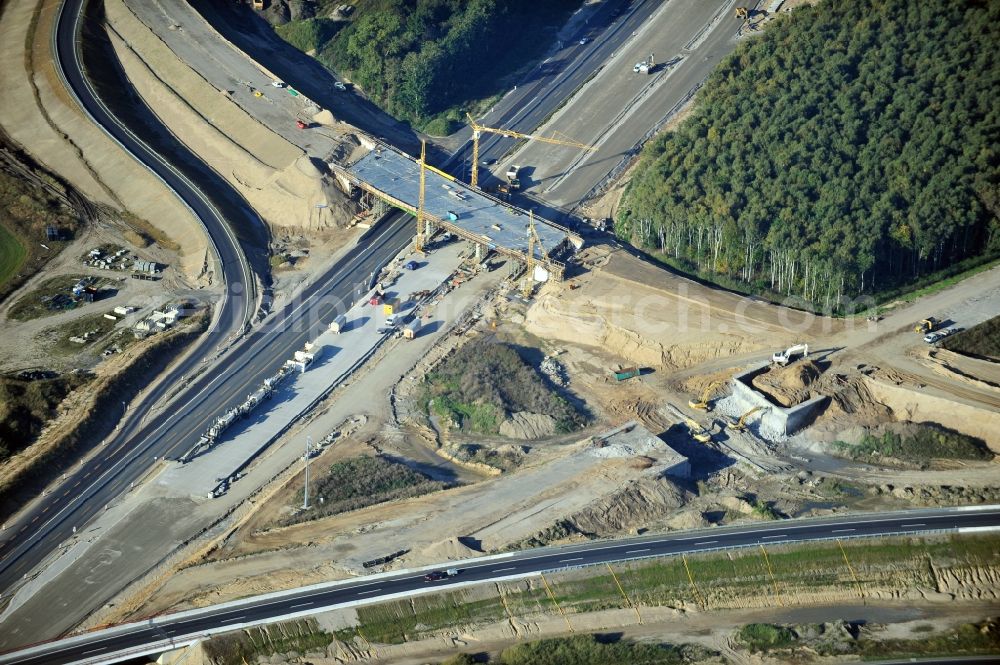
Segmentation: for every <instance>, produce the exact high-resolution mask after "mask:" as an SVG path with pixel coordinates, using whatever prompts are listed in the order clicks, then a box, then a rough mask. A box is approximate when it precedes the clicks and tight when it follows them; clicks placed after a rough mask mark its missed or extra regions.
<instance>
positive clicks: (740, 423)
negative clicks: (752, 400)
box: [729, 406, 766, 432]
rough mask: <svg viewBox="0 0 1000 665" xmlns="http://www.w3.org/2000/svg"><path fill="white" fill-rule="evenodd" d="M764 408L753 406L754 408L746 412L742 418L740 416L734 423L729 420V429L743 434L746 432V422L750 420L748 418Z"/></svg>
mask: <svg viewBox="0 0 1000 665" xmlns="http://www.w3.org/2000/svg"><path fill="white" fill-rule="evenodd" d="M765 408H766V407H763V406H755V407H754V408H752V409H750V410H749V411H747V412H746V413H744V414H743V415H742V416H740V419H739V420H735V421H734V420H730V421H729V427H730V428H731V429H733V430H735V431H737V432H745V431H747V420H749V419H750V416H752V415H753V414H755V413H757V412H758V411H762V410H763V409H765Z"/></svg>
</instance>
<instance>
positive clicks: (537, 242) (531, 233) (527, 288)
mask: <svg viewBox="0 0 1000 665" xmlns="http://www.w3.org/2000/svg"><path fill="white" fill-rule="evenodd" d="M536 246H537V247H538V249H540V250H541V251H542V256H545V246H544V245H543V244H542V239H541V238H539V237H538V231H536V230H535V213H534V212H533V211H531V210H529V211H528V254H527V257H526V260H525V271H524V283H523V284H522V285H521V295H523V296H524V297H525V298H528V297H530V296H531V290H532V287H533V284H532V282H534V280H535V247H536Z"/></svg>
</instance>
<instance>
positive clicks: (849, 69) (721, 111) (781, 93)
mask: <svg viewBox="0 0 1000 665" xmlns="http://www.w3.org/2000/svg"><path fill="white" fill-rule="evenodd" d="M998 44H1000V1H997V0H979V1H976V0H949V1H948V2H913V1H912V0H839V1H837V2H833V1H826V2H820V3H818V4H817V5H814V6H810V7H803V8H800V9H796V10H795V11H794V12H792V13H791V14H789V15H784V16H782V17H781V18H779V19H778V20H777V21H775V22H774V23H772V24H771V25H770V26H768V28H767V30H766V33H765V34H764V35H761V36H759V37H755V38H752V39H749V40H748V41H747V42H745V43H743V44H742V45H740V47H739V48H737V50H736V51H735V53H734V54H733V55H732V56H730V57H729V58H728V59H726V60H725V61H724V62H723V63H722V64H721V65H720V66H719V67H718V68H717V69H716V71H715V72H713V74H712V75H711V76H710V77H709V79H708V81H707V82H706V84H705V86H704V88H703V89H702V91H701V92H700V93H699V95H698V99H697V101H696V107H695V110H694V112H693V113H692V115H691V116H690V117H689V118H688V119H687V120H685V121H684V122H682V123H681V125H680V126H679V127H678V129H677V131H675V132H669V133H666V134H664V135H662V136H660V137H658V138H657V139H655V140H654V141H652V142H650V144H649V145H647V147H646V148H645V150H644V151H643V154H642V158H641V161H640V164H639V166H638V168H637V171H636V176H635V177H634V178H633V180H632V182H631V183H630V185H629V187H628V190H627V192H626V195H625V198H624V200H623V204H622V211H623V212H622V213H621V214H620V215H619V218H618V219H616V232H617V233H618V234H619V235H620V236H621V237H623V238H626V239H629V240H630V241H631V242H633V243H635V244H637V245H641V246H643V247H645V248H647V249H650V250H651V251H652V252H653V253H654V254H657V255H659V256H661V257H663V258H664V259H665V260H666V261H667V262H669V263H672V264H674V265H676V266H678V267H681V268H683V269H686V270H690V271H693V272H697V273H699V274H702V275H704V276H706V277H708V278H709V279H713V280H717V281H719V282H721V283H724V284H727V285H732V286H736V287H737V288H743V289H748V290H751V291H755V292H759V293H768V294H770V295H779V294H780V295H781V296H783V297H787V296H794V297H796V298H801V299H802V301H804V303H806V304H807V305H808V306H811V307H814V308H818V309H823V310H828V311H836V310H838V309H843V308H845V307H847V303H848V301H849V300H851V299H856V298H858V296H875V297H876V299H878V298H885V297H888V296H889V295H890V294H891V293H892V292H893V291H895V290H898V289H899V288H901V287H905V286H906V285H908V284H913V283H915V282H917V281H920V280H921V278H925V279H926V278H927V276H929V275H932V274H933V273H938V274H944V273H946V272H947V271H951V272H956V271H958V270H961V269H963V268H968V267H970V266H971V265H973V264H975V263H977V262H982V261H985V260H987V259H989V258H991V257H996V256H998V255H1000V232H998V231H1000V222H998V214H1000V103H998V99H1000V67H998V66H997V64H996V62H997V55H996V54H997V45H998Z"/></svg>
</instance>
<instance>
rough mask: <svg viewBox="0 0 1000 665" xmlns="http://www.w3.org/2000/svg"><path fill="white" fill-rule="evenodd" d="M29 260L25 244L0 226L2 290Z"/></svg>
mask: <svg viewBox="0 0 1000 665" xmlns="http://www.w3.org/2000/svg"><path fill="white" fill-rule="evenodd" d="M27 258H28V250H27V248H26V247H25V246H24V244H23V243H22V242H21V241H20V240H18V239H17V236H15V235H14V234H13V233H11V232H10V231H8V230H7V228H6V227H5V226H3V225H0V288H2V287H3V285H5V284H6V283H7V282H8V281H10V279H11V278H12V277H13V276H14V275H15V274H16V273H17V271H18V269H19V268H20V267H21V265H23V264H24V261H25V259H27Z"/></svg>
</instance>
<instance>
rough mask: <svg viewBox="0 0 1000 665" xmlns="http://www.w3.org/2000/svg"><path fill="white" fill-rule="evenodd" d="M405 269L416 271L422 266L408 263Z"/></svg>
mask: <svg viewBox="0 0 1000 665" xmlns="http://www.w3.org/2000/svg"><path fill="white" fill-rule="evenodd" d="M403 267H404V268H406V269H407V270H416V269H417V268H419V267H420V265H419V264H418V263H417V262H416V261H407V262H406V263H404V264H403Z"/></svg>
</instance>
